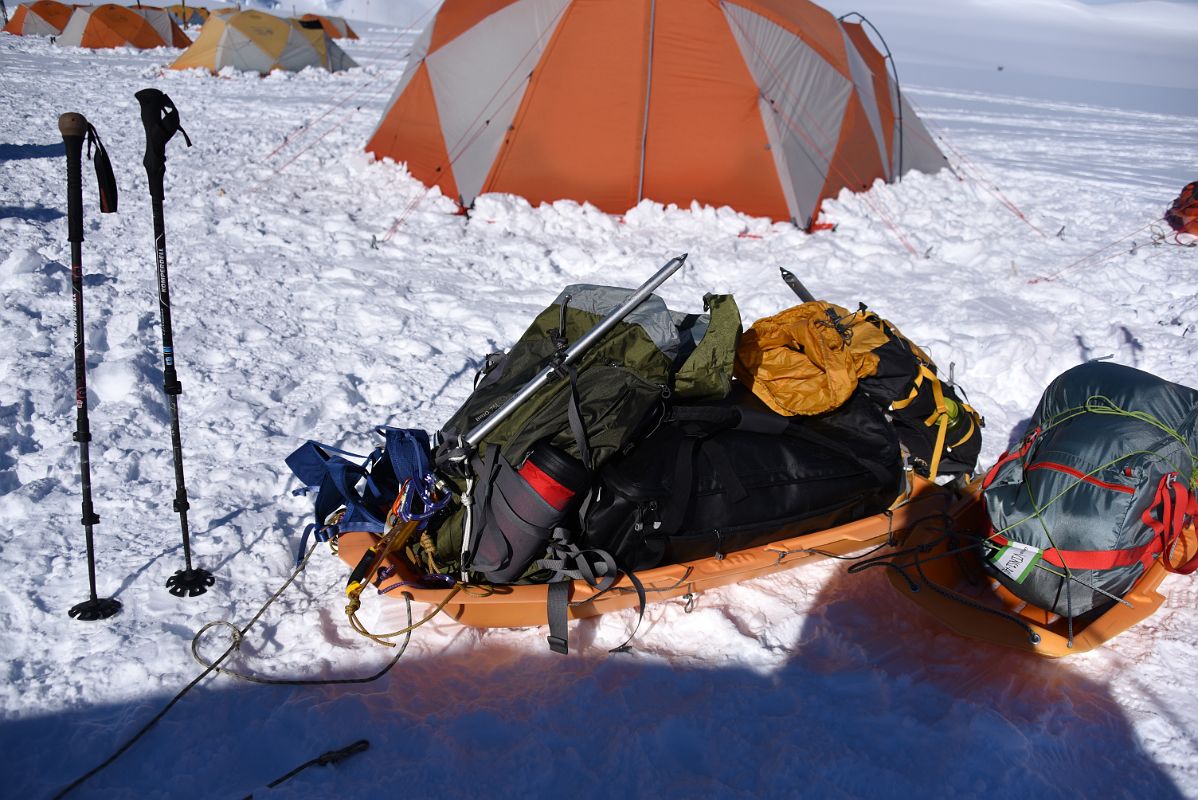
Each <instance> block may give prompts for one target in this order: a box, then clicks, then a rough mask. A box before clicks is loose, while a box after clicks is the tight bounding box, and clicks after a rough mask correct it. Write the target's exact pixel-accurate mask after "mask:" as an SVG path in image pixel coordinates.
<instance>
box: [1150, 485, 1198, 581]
mask: <svg viewBox="0 0 1198 800" xmlns="http://www.w3.org/2000/svg"><path fill="white" fill-rule="evenodd" d="M1157 509H1160V518H1159V519H1157V518H1156V517H1154V516H1153V512H1154V511H1156V510H1157ZM1195 517H1198V498H1195V496H1194V494H1193V493H1192V492H1190V490H1189V488H1188V487H1186V485H1185V484H1183V483H1182V482H1181V481H1179V480H1177V473H1175V472H1171V473H1169V474H1168V475H1166V476H1165V477H1163V478H1161V482H1160V485H1159V486H1157V487H1156V497H1154V498H1153V500H1152V505H1150V506H1149V507H1148V508H1146V509H1145V510H1144V513H1143V515H1141V517H1140V519H1141V520H1143V522H1144V524H1145V525H1147V526H1148V527H1149V528H1152V530H1153V531H1155V532H1156V534H1157V535H1158V536H1159V537H1160V540H1159V541H1160V545H1161V549H1162V550H1163V551H1164V554H1165V555H1164V560H1165V569H1167V570H1168V571H1169V572H1176V573H1178V574H1181V575H1189V574H1190V573H1191V572H1193V571H1194V570H1196V569H1198V553H1195V554H1194V557H1193V558H1191V559H1190V560H1189V561H1187V562H1186V563H1184V564H1182V565H1181V566H1179V567H1174V566H1173V565H1172V564H1171V563H1170V562H1169V551H1170V550H1171V549H1172V548H1173V545H1174V544H1175V543H1176V542H1177V540H1178V539H1179V538H1181V534H1182V531H1183V530H1185V527H1186V525H1187V524H1189V523H1190V522H1193V520H1194V518H1195ZM1154 541H1156V540H1154Z"/></svg>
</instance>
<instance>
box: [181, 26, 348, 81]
mask: <svg viewBox="0 0 1198 800" xmlns="http://www.w3.org/2000/svg"><path fill="white" fill-rule="evenodd" d="M356 66H358V65H357V63H355V62H354V60H353V59H352V58H350V57H349V56H347V55H346V54H345V51H344V50H342V49H341V48H340V47H338V46H337V45H336V44H334V43H333V41H332V40H331V39H329V37H328V34H326V33H325V32H324V29H323V28H321V27H320V23H302V22H300V21H299V20H294V19H291V20H287V19H282V18H280V17H276V16H272V15H271V14H266V13H264V12H261V11H240V12H237V13H235V14H228V15H223V14H213V15H211V16H210V17H208V21H207V22H205V23H204V27H203V28H202V29H201V30H200V35H199V37H198V38H197V39H196V40H195V43H194V44H192V46H191V47H189V48H187V50H185V51H184V53H183V55H181V56H179V59H178V60H177V61H176V62H175V63H174V64H171V68H172V69H193V68H195V67H201V68H203V69H208V70H211V71H213V72H217V71H219V70H221V69H223V68H224V67H233V68H234V69H238V70H244V71H247V72H260V73H262V74H263V75H265V74H266V73H268V72H270V71H272V70H276V69H283V70H290V71H297V70H301V69H303V68H304V67H323V68H324V69H327V70H329V71H330V72H337V71H339V70H344V69H349V68H350V67H356Z"/></svg>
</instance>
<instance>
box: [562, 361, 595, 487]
mask: <svg viewBox="0 0 1198 800" xmlns="http://www.w3.org/2000/svg"><path fill="white" fill-rule="evenodd" d="M558 369H559V370H560V371H561V372H564V373H565V374H566V375H567V376H569V378H570V396H569V398H568V400H567V404H566V417H567V418H568V419H569V420H570V432H571V433H573V434H574V441H576V442H578V455H579V456H580V457H581V459H582V463H583V465H585V466H586V468H587V469H588V470H594V465H593V462H592V460H591V446H590V445H589V444H587V429H586V426H585V425H583V424H582V410H581V409H580V408H579V400H578V397H579V395H578V370H576V369H575V368H574V367H572V366H567V365H565V364H563V365H560V366H559V367H558Z"/></svg>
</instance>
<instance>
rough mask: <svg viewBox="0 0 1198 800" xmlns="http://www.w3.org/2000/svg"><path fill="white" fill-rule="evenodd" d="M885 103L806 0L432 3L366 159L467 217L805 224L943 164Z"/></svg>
mask: <svg viewBox="0 0 1198 800" xmlns="http://www.w3.org/2000/svg"><path fill="white" fill-rule="evenodd" d="M898 97H899V93H898V92H897V91H896V86H895V84H894V82H893V81H892V80H891V78H890V76H889V75H888V73H887V71H886V65H885V59H884V58H883V57H882V55H881V54H880V53H879V52H878V51H877V49H876V48H874V46H873V45H872V44H871V43H870V42H869V39H868V37H867V36H866V35H865V32H864V31H863V30H862V29H861V26H860V25H857V24H851V23H847V22H841V21H839V20H837V19H836V18H835V17H833V16H832V15H831V14H830V13H828V12H827V11H825V10H824V9H822V8H820V7H819V6H816V5H814V4H813V3H810V2H807V0H488V1H487V2H478V1H477V0H446V2H445V3H444V4H443V5H442V6H441V9H440V11H439V12H438V13H437V15H436V17H435V18H434V19H433V21H432V23H431V24H430V25H429V26H428V28H427V29H426V30H425V31H424V33H423V34H422V35H421V37H420V38H419V39H418V41H417V44H416V46H415V48H414V49H413V52H412V56H411V59H410V60H409V62H408V67H407V70H406V71H405V74H404V76H403V77H402V78H401V80H400V83H399V87H398V88H397V90H396V92H395V95H394V97H393V98H392V101H391V103H390V104H389V106H388V108H387V111H386V112H385V113H384V115H383V118H382V120H381V122H380V123H379V125H378V128H377V129H376V130H375V132H374V134H373V135H372V136H371V138H370V141H369V142H368V144H367V145H366V149H367V150H368V151H370V152H372V153H373V154H374V155H375V156H376V157H378V158H383V157H390V158H393V159H395V160H396V161H405V162H407V164H408V169H409V171H410V172H411V173H412V175H414V176H415V177H416V178H418V179H420V180H421V181H423V182H425V183H426V184H429V185H436V186H438V187H440V189H441V191H442V192H443V193H444V194H446V195H448V196H450V197H453V198H455V199H457V200H458V201H459V202H460V203H461V204H462V205H463V206H469V205H470V204H471V203H472V202H473V201H474V198H475V197H476V196H477V195H479V194H482V193H485V192H509V193H512V194H517V195H522V196H524V197H526V198H527V199H528V200H529V201H531V202H532V203H534V204H537V203H540V202H548V201H553V200H557V199H562V198H567V199H572V200H577V201H580V202H582V201H585V202H589V203H591V204H593V205H595V206H597V207H598V208H600V209H601V210H603V211H607V212H609V213H616V214H618V213H622V212H624V211H626V210H628V209H629V208H632V207H633V206H635V205H636V204H637V203H638V202H640V200H642V199H643V198H649V199H652V200H655V201H658V202H661V203H676V204H679V205H683V206H685V205H689V204H690V203H691V202H692V201H696V200H697V201H698V202H700V203H703V204H707V205H712V206H722V205H728V206H731V207H733V208H735V209H738V210H740V211H742V212H745V213H747V214H752V215H755V216H763V217H771V218H773V219H777V220H792V221H794V222H795V223H796V224H798V225H801V226H803V227H809V226H810V225H811V223H812V222H813V221H814V220H815V218H816V216H817V215H818V213H819V207H820V203H821V201H822V200H823V199H824V198H828V197H834V196H835V195H836V194H837V193H838V192H839V191H840V189H841V188H844V187H849V188H850V189H852V190H854V191H858V190H862V189H866V188H868V187H869V186H870V185H871V184H872V183H873V181H874V180H875V179H877V178H882V179H884V180H887V181H892V180H895V179H897V177H898V176H899V174H900V173H902V172H906V171H908V170H911V169H918V170H922V171H926V172H932V171H935V170H938V169H940V168H941V167H942V166H944V165H945V163H946V162H945V160H944V157H943V155H942V154H941V153H940V151H939V149H938V148H937V147H936V145H935V144H934V143H933V142H932V139H931V137H930V136H928V134H927V131H926V130H925V129H924V127H923V125H922V124H921V123H920V122H919V120H918V119H917V117H916V115H915V113H914V112H913V111H912V110H911V108H910V107H909V106H908V105H907V104H906V103H905V102H904V101H902V100H899V99H897V98H898ZM900 109H901V112H900ZM900 118H901V120H902V123H901V131H902V132H901V133H900V124H899V119H900Z"/></svg>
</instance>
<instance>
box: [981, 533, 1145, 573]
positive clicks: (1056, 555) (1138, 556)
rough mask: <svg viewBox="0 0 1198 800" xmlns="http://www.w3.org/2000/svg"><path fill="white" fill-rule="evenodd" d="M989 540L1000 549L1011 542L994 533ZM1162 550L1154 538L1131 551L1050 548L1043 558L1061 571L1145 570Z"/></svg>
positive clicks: (1046, 550)
mask: <svg viewBox="0 0 1198 800" xmlns="http://www.w3.org/2000/svg"><path fill="white" fill-rule="evenodd" d="M989 538H990V540H991V541H993V542H994V543H995V544H997V545H998V546H999V547H1005V546H1006V545H1007V544H1009V543H1010V541H1011V540H1010V539H1008V538H1007V537H1005V536H1003V535H1002V534H1001V533H993V534H991V535H990V537H989ZM1161 549H1162V548H1161V540H1160V539H1157V538H1155V537H1154V538H1153V539H1152V540H1151V541H1149V542H1148V543H1147V544H1144V545H1141V546H1140V547H1135V548H1132V549H1130V550H1061V549H1060V548H1057V547H1049V548H1046V549H1045V550H1044V556H1043V558H1044V560H1045V561H1046V562H1048V563H1049V564H1052V565H1053V566H1054V567H1059V568H1061V569H1065V565H1066V564H1068V565H1069V569H1091V570H1103V569H1115V568H1116V567H1130V566H1131V565H1132V564H1137V563H1142V564H1143V565H1144V569H1148V567H1149V565H1150V564H1151V563H1152V557H1153V556H1154V555H1155V554H1157V553H1159V552H1161Z"/></svg>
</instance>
